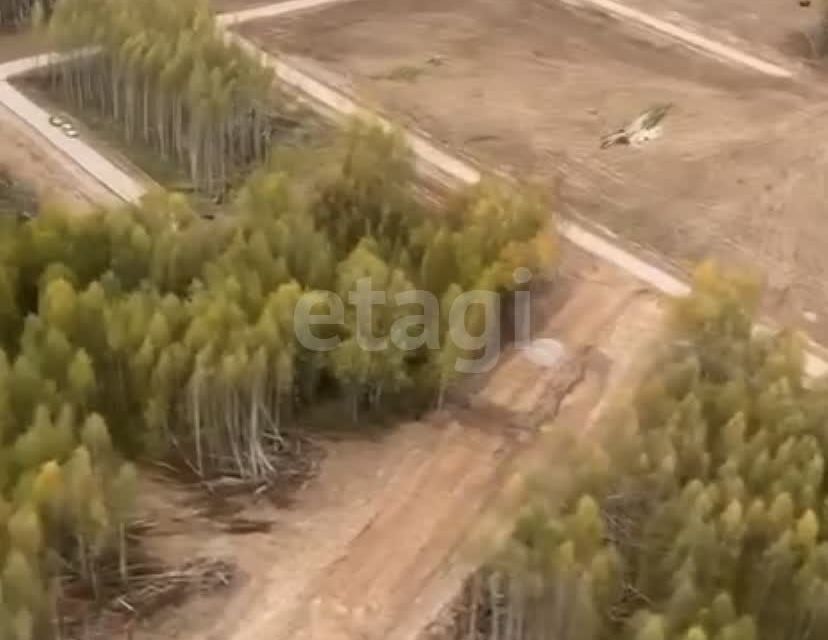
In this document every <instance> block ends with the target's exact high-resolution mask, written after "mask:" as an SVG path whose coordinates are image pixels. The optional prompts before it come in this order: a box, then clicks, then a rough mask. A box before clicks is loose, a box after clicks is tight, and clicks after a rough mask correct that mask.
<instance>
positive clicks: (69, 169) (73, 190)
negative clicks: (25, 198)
mask: <svg viewBox="0 0 828 640" xmlns="http://www.w3.org/2000/svg"><path fill="white" fill-rule="evenodd" d="M0 141H2V144H0V167H3V168H4V169H5V170H6V171H7V172H8V173H9V174H10V175H12V176H13V177H15V178H16V179H17V180H20V181H21V182H24V183H26V184H28V185H29V186H30V187H31V188H32V189H34V190H35V191H36V192H37V193H38V195H39V196H40V197H41V198H42V199H46V200H48V199H50V198H60V199H66V200H68V201H69V202H70V203H71V204H73V205H75V206H89V205H91V204H93V203H101V202H115V197H114V196H113V194H112V193H110V192H109V191H108V190H107V189H106V188H105V187H103V185H101V184H100V183H99V182H98V181H97V180H96V179H94V178H93V177H92V176H90V175H89V174H87V173H86V172H85V171H83V170H82V169H81V168H80V167H77V166H76V165H75V164H74V163H73V162H69V161H67V158H65V157H64V156H63V155H62V154H61V152H60V151H58V150H57V149H55V148H54V147H53V146H52V145H51V144H49V143H48V142H47V141H46V140H44V139H42V138H40V136H38V134H37V133H34V132H33V131H31V130H30V129H29V128H28V127H27V126H26V125H25V124H24V123H23V122H22V121H20V120H19V119H18V118H17V116H15V115H14V114H13V113H11V112H10V111H9V110H8V109H6V108H5V107H3V106H2V105H0Z"/></svg>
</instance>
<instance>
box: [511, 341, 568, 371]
mask: <svg viewBox="0 0 828 640" xmlns="http://www.w3.org/2000/svg"><path fill="white" fill-rule="evenodd" d="M520 352H521V353H522V354H523V355H524V357H525V358H526V359H527V360H529V361H530V362H533V363H534V364H536V365H538V366H539V367H546V368H551V367H554V366H556V365H557V364H558V363H559V362H560V361H561V359H562V358H563V356H564V353H565V352H566V349H565V348H564V346H563V345H562V344H561V343H560V342H558V341H557V340H554V339H552V338H537V339H536V340H532V341H531V342H530V343H529V344H527V345H525V346H523V347H520Z"/></svg>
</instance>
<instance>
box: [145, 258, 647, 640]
mask: <svg viewBox="0 0 828 640" xmlns="http://www.w3.org/2000/svg"><path fill="white" fill-rule="evenodd" d="M567 264H568V265H569V266H568V267H567V268H566V270H565V271H564V272H563V273H562V274H561V275H560V276H559V279H558V280H557V282H556V286H555V289H554V291H553V292H552V293H550V294H547V295H543V296H540V297H539V298H538V299H537V301H536V307H535V317H537V318H538V319H542V318H543V319H545V320H544V321H543V324H539V325H538V326H537V327H536V335H537V336H538V337H548V338H555V339H556V340H560V341H561V342H562V343H563V344H564V346H565V351H564V357H563V358H562V359H561V360H560V361H559V362H558V363H557V364H555V365H554V366H542V365H540V364H537V363H536V362H535V361H533V360H532V358H530V357H527V355H526V354H525V353H522V352H519V351H515V350H510V351H507V352H505V353H504V354H503V356H502V360H501V363H500V365H499V366H498V367H497V368H496V369H495V370H494V372H493V373H492V374H490V375H489V376H488V377H487V378H486V379H484V380H482V381H481V383H480V385H479V386H478V391H477V392H476V393H475V394H474V395H473V396H472V397H471V399H470V401H469V403H468V406H457V405H454V406H451V407H449V408H448V409H447V410H446V411H443V412H440V413H437V414H435V415H433V416H431V417H430V419H429V420H427V421H424V422H419V423H410V424H406V425H402V426H400V427H399V428H397V429H394V430H393V431H391V432H389V433H388V434H387V435H386V436H384V437H381V438H379V439H378V440H373V441H365V440H360V441H352V440H345V441H342V442H329V443H327V444H326V449H327V451H328V455H327V458H326V460H325V462H324V464H323V466H322V471H321V475H320V476H319V477H318V478H317V479H316V480H314V481H313V482H312V483H311V484H310V485H309V486H308V487H307V488H306V489H305V490H303V491H302V492H300V493H299V495H298V496H297V500H296V504H295V505H294V506H292V507H290V508H289V509H287V510H284V511H281V512H277V513H276V514H275V515H274V517H275V519H276V521H275V526H274V528H273V529H272V530H271V531H270V532H269V533H267V534H255V535H252V536H248V537H245V538H243V539H242V538H238V537H236V538H233V537H227V536H223V537H222V536H215V535H213V534H209V535H208V536H206V537H208V538H209V540H210V543H209V546H207V547H205V549H204V550H202V551H200V553H210V554H211V555H212V556H221V555H225V554H228V555H232V556H233V557H234V560H235V562H237V563H238V564H239V566H240V567H241V569H242V570H243V572H244V573H245V574H246V576H247V577H246V578H244V579H243V580H242V581H241V582H240V585H241V586H240V587H239V588H238V589H236V590H235V591H234V592H233V594H232V595H230V596H228V594H226V593H225V594H221V595H219V596H213V597H210V598H205V599H202V600H195V601H193V602H190V603H188V604H185V605H184V607H183V608H181V609H179V610H176V611H174V612H171V613H170V614H169V616H168V619H166V620H164V621H162V623H161V624H160V626H159V625H158V624H156V625H154V626H153V627H152V628H150V629H147V630H144V631H143V632H142V634H139V635H138V638H139V639H140V640H149V639H151V638H181V639H185V638H186V639H187V640H196V639H198V640H265V639H267V640H365V639H370V640H411V639H412V638H415V637H416V635H417V634H418V633H419V632H420V631H421V630H422V629H423V627H425V626H426V625H427V624H428V623H429V622H430V621H431V620H432V619H433V618H434V616H435V614H436V612H437V610H438V609H439V608H440V607H441V606H442V605H443V604H445V602H446V601H447V599H448V598H450V597H451V596H452V595H453V594H454V593H456V590H457V589H458V588H459V585H460V584H461V582H462V580H463V578H464V577H465V576H466V575H467V574H468V572H469V571H470V570H471V569H472V567H473V566H474V562H475V561H476V560H478V558H477V557H474V556H472V555H471V554H470V551H469V550H468V549H467V548H466V546H465V542H466V541H467V539H468V536H469V533H470V531H472V529H473V527H474V524H475V522H476V521H477V520H478V518H479V516H480V514H481V511H482V510H483V509H485V506H486V505H487V504H488V503H489V501H490V500H492V499H493V498H494V497H495V496H496V495H497V494H498V492H499V491H500V490H501V488H502V487H503V485H504V483H505V480H506V477H507V476H508V474H509V473H510V472H511V471H512V470H513V469H514V468H515V467H516V466H525V457H526V456H531V453H532V450H533V447H532V443H533V441H534V439H535V437H536V436H537V434H538V429H539V428H540V426H541V425H542V424H545V423H546V422H548V421H549V420H552V419H553V418H555V416H557V418H558V422H557V426H556V428H573V429H582V428H586V426H587V425H588V424H589V423H590V421H591V420H592V419H593V417H594V411H595V407H596V406H597V405H598V403H599V401H600V399H601V398H602V397H603V396H604V395H605V394H606V393H607V392H611V390H612V389H614V388H615V386H616V385H617V384H621V383H622V381H623V380H624V379H625V373H626V371H627V370H628V369H627V368H628V367H629V366H630V363H631V362H633V360H634V355H635V353H636V352H637V351H638V350H639V349H640V348H641V346H642V344H643V341H646V340H649V339H650V338H651V336H652V335H653V334H654V333H656V332H657V327H658V322H659V317H660V309H659V305H658V303H657V302H656V300H655V297H654V296H653V295H652V294H649V293H647V292H645V291H642V290H641V289H640V285H639V284H638V283H637V282H635V281H633V280H631V279H629V278H627V277H625V276H619V275H618V274H617V273H615V272H613V271H612V270H608V269H607V268H606V266H602V265H601V264H600V263H597V262H595V261H594V260H593V259H591V258H587V257H584V256H582V255H580V254H573V255H571V256H569V258H568V260H567ZM587 312H588V319H587V320H586V321H585V314H586V313H587ZM261 513H262V512H261V511H260V512H259V514H261Z"/></svg>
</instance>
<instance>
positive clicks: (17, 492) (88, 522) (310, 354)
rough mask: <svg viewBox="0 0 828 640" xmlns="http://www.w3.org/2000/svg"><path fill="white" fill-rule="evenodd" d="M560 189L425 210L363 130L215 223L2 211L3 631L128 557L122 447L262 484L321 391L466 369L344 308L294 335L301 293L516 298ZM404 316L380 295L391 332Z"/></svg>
mask: <svg viewBox="0 0 828 640" xmlns="http://www.w3.org/2000/svg"><path fill="white" fill-rule="evenodd" d="M546 205H547V203H546V202H545V200H544V199H543V198H541V197H540V196H538V195H536V194H535V193H534V192H531V191H523V190H513V189H510V188H507V187H505V186H504V185H502V184H498V183H486V184H483V185H481V186H479V187H477V188H475V189H472V190H470V191H469V192H468V193H465V194H462V195H460V196H458V197H457V198H456V199H452V200H450V201H448V202H446V203H445V204H443V205H439V206H436V205H428V206H426V205H424V204H423V201H422V199H421V198H420V196H419V195H417V193H416V187H415V185H414V184H413V182H412V170H411V162H410V157H409V152H408V150H407V149H406V148H405V146H404V144H402V142H401V140H400V138H399V137H397V136H393V135H391V136H389V135H387V134H384V133H383V132H381V131H380V130H378V129H375V128H372V127H369V126H366V125H355V126H354V127H353V128H352V129H350V130H349V131H348V132H347V133H345V134H343V136H342V139H341V140H340V141H339V142H338V143H337V144H336V145H334V146H333V147H331V148H330V149H326V150H325V151H324V152H313V153H308V154H306V155H303V154H301V153H298V152H297V153H294V154H287V155H284V154H283V155H281V156H279V157H276V158H274V160H273V162H272V164H269V165H268V166H267V167H264V168H262V169H260V170H259V171H258V172H256V173H255V174H254V175H253V176H251V178H250V179H249V181H248V182H247V184H246V185H245V187H244V188H243V189H242V190H241V192H240V193H239V195H238V197H237V199H236V200H235V201H234V202H233V203H232V204H231V205H230V211H229V212H227V214H226V215H223V216H220V217H217V218H216V219H214V220H208V219H205V218H204V217H203V216H201V215H199V212H198V210H197V209H196V208H195V205H193V204H191V203H190V202H189V201H188V200H187V199H186V198H184V197H183V196H181V195H175V194H167V193H155V194H151V195H150V196H148V197H147V198H146V199H145V200H144V202H142V203H141V204H140V205H137V206H131V207H126V208H119V209H101V210H99V211H97V212H94V213H91V214H89V215H73V214H72V213H71V212H68V211H66V210H64V208H62V207H61V206H59V205H54V204H52V205H48V206H45V208H43V209H42V210H41V212H40V213H39V215H38V216H37V217H35V218H34V219H33V220H30V221H22V222H19V221H14V220H12V219H4V220H2V221H0V222H2V224H3V232H2V234H0V342H1V343H2V347H3V350H2V352H0V405H2V409H0V420H2V422H0V496H2V499H0V584H1V585H2V597H0V638H14V639H15V640H28V639H30V638H49V637H51V634H53V633H54V631H55V629H56V613H55V611H56V605H55V602H56V601H57V600H59V596H60V588H59V586H60V581H59V580H58V577H60V576H65V575H66V574H67V573H69V574H71V575H73V576H75V578H76V579H80V580H83V581H85V583H88V584H89V585H90V589H92V590H93V591H94V588H95V580H96V567H98V566H100V563H101V562H102V559H104V558H111V557H113V556H114V557H117V556H118V555H119V554H121V553H123V552H125V549H126V547H125V545H124V544H123V533H124V525H125V523H126V519H127V517H128V514H129V509H130V504H131V495H132V494H133V493H134V490H135V489H134V483H135V471H134V469H133V468H132V467H131V466H130V465H129V464H127V463H124V462H123V460H124V459H129V458H135V457H145V456H151V457H172V458H174V459H176V460H179V461H181V462H182V464H186V465H187V466H189V467H190V468H191V469H192V470H193V471H194V472H195V473H197V474H200V475H202V476H203V477H205V478H208V477H215V476H217V475H222V476H224V475H232V476H234V477H239V478H246V479H254V480H259V481H261V480H265V479H267V478H268V477H269V475H270V474H272V473H273V472H274V471H277V469H274V465H276V464H278V463H277V462H276V460H277V457H278V456H277V455H276V454H278V453H279V452H280V450H281V447H283V446H284V443H285V442H286V438H288V437H289V436H288V435H287V434H288V433H289V430H290V429H298V428H300V425H302V424H304V416H306V415H307V412H308V411H309V410H310V409H312V408H313V407H314V406H317V405H319V404H320V403H326V402H327V403H334V404H336V403H341V404H342V406H343V409H344V410H343V411H342V412H341V415H342V416H343V417H342V420H343V422H344V421H347V420H348V416H354V417H356V418H357V419H362V418H365V419H370V414H371V412H376V411H383V410H395V409H397V408H399V407H401V406H409V405H411V404H412V403H416V404H418V405H419V406H429V405H433V404H434V403H435V402H436V399H437V398H438V396H441V390H444V389H445V387H446V386H448V385H450V384H451V383H452V382H453V381H454V379H455V376H456V372H455V370H454V367H453V359H454V358H455V357H456V356H458V355H460V353H459V352H458V351H457V350H452V347H451V345H450V344H448V343H449V342H450V341H445V342H444V343H443V347H442V348H441V349H439V350H431V349H428V348H426V347H422V348H419V349H413V350H405V349H398V348H393V347H392V348H389V349H387V350H384V351H377V352H365V351H363V350H362V349H360V348H359V346H358V344H357V342H356V334H357V332H358V330H359V328H358V327H357V326H356V325H355V324H354V322H355V319H354V318H353V317H352V315H351V314H349V313H346V315H345V318H344V322H343V323H342V324H341V325H331V326H327V325H323V326H321V327H318V326H317V327H314V328H313V331H314V332H320V331H321V332H323V333H325V332H328V333H330V334H337V335H338V337H339V338H340V342H339V345H338V346H337V347H336V348H335V349H334V350H332V351H330V352H323V353H319V352H315V351H313V350H309V349H307V348H305V347H304V346H303V345H302V344H301V343H300V342H299V341H298V340H297V338H296V336H297V331H298V330H299V329H300V327H296V326H294V322H295V320H294V309H295V305H296V302H297V300H298V299H299V298H300V297H301V296H303V295H309V296H311V300H312V301H313V302H314V304H317V303H318V305H319V306H320V308H321V309H324V308H326V305H328V301H329V300H330V296H331V295H332V294H338V295H340V296H343V297H345V296H347V294H348V293H349V291H351V290H352V288H353V287H354V286H355V282H356V280H358V279H360V278H368V279H369V281H370V283H371V286H372V288H373V289H375V290H377V291H386V292H391V293H393V292H396V291H402V290H406V289H408V288H424V289H426V290H428V291H431V292H433V293H434V295H435V297H436V298H437V299H438V300H440V301H441V304H448V302H449V301H450V300H451V299H452V297H454V296H457V295H458V294H459V293H460V292H462V291H465V290H468V289H471V288H488V289H490V290H498V291H504V292H506V291H508V290H509V289H510V288H514V287H515V286H516V285H515V284H514V281H513V280H512V279H511V277H510V274H511V272H512V270H513V269H514V268H515V267H516V266H524V267H528V268H530V269H532V270H533V271H541V270H543V269H545V268H547V266H549V265H550V264H551V263H552V262H553V261H554V259H555V257H556V246H555V241H554V235H553V234H552V232H551V230H550V228H549V218H548V210H547V208H546ZM398 313H400V311H399V309H397V308H396V307H392V306H391V305H388V306H380V307H377V308H376V310H375V315H374V326H373V331H374V332H375V333H376V334H377V335H381V336H383V335H384V336H386V337H387V336H388V332H389V331H390V330H391V325H392V320H393V319H394V317H395V315H396V314H398ZM473 316H474V314H472V313H470V314H469V316H468V318H467V319H466V320H467V321H468V322H469V323H474V322H475V320H474V317H473ZM437 321H438V323H439V324H440V325H441V326H440V327H439V331H440V333H441V335H443V336H445V332H446V331H448V329H449V327H448V326H447V324H446V323H447V317H446V314H441V315H440V317H439V318H438V320H437ZM484 329H487V328H486V327H479V328H478V330H481V331H482V330H484ZM488 329H489V330H496V328H491V327H489V328H488ZM423 403H425V404H423ZM121 563H122V566H123V570H124V572H125V573H126V572H127V571H128V563H127V562H126V561H125V560H124V559H123V558H122V559H121ZM125 577H128V576H126V575H125Z"/></svg>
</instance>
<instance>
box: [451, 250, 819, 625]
mask: <svg viewBox="0 0 828 640" xmlns="http://www.w3.org/2000/svg"><path fill="white" fill-rule="evenodd" d="M756 301H757V295H756V287H754V286H753V284H752V283H750V282H749V281H747V280H745V279H741V278H738V277H732V276H726V274H723V273H721V272H720V271H719V270H717V269H716V268H714V267H712V266H711V265H706V266H704V267H702V268H701V269H700V270H699V272H698V274H697V277H696V288H695V293H694V294H693V295H691V296H690V297H688V298H685V299H682V300H679V301H678V302H677V304H676V308H675V310H674V311H675V312H674V314H673V325H672V328H671V332H672V333H671V339H670V341H669V344H667V345H666V346H665V347H664V348H663V352H662V353H661V354H660V355H659V356H658V357H656V358H655V362H654V363H653V364H652V366H651V367H649V368H648V369H647V370H646V372H645V375H644V376H643V378H642V381H641V383H640V384H639V386H638V388H637V390H636V391H635V392H634V393H633V394H632V397H631V398H630V402H629V403H627V402H624V403H622V404H624V405H625V406H624V407H622V408H620V409H619V410H618V411H616V412H614V413H613V415H612V416H611V417H610V418H609V419H608V422H607V424H606V425H605V427H606V432H604V433H602V434H601V437H599V436H598V434H595V433H593V434H591V435H590V436H589V437H588V438H587V439H580V440H578V439H576V441H575V442H572V441H570V442H569V444H568V447H564V446H563V445H564V443H563V442H560V441H559V442H557V446H556V448H555V450H554V452H550V455H552V456H554V459H555V460H557V461H558V462H556V463H555V465H554V468H553V466H550V467H548V468H547V470H546V471H544V472H541V473H539V474H537V475H536V476H534V477H533V478H532V480H531V481H529V482H525V483H523V486H524V489H525V491H516V492H515V494H516V495H518V496H521V497H520V499H519V500H516V504H518V505H520V507H519V509H520V510H519V516H518V518H517V521H516V524H515V525H514V527H513V529H512V533H511V535H510V536H509V538H508V542H507V543H505V544H504V545H503V546H502V547H501V548H500V551H499V553H498V555H497V557H496V558H495V559H494V560H493V561H492V562H491V564H490V565H489V566H488V568H487V569H486V570H485V571H483V572H481V573H480V574H478V576H477V578H476V579H475V580H474V581H473V583H472V585H471V587H470V592H469V594H468V598H467V604H468V605H469V607H470V614H469V616H467V617H466V619H464V621H463V622H462V624H461V627H462V628H461V629H459V630H458V637H462V638H464V639H466V638H468V639H471V638H486V639H487V640H488V639H489V638H498V639H499V640H545V639H554V640H567V639H571V640H575V639H577V640H590V639H594V640H609V639H610V638H611V639H613V640H615V639H628V640H668V639H669V640H673V639H675V640H793V639H796V640H816V639H818V638H825V637H828V495H826V475H825V458H826V452H828V389H826V386H825V384H824V383H823V382H819V381H806V379H805V376H804V373H803V351H802V345H801V343H800V341H799V340H798V339H797V338H796V336H795V335H793V334H791V333H790V332H786V331H782V332H779V333H776V334H754V333H753V332H752V320H753V311H754V310H755V308H756ZM596 438H598V442H596V441H595V439H596ZM562 439H563V438H562ZM553 469H554V470H553Z"/></svg>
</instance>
